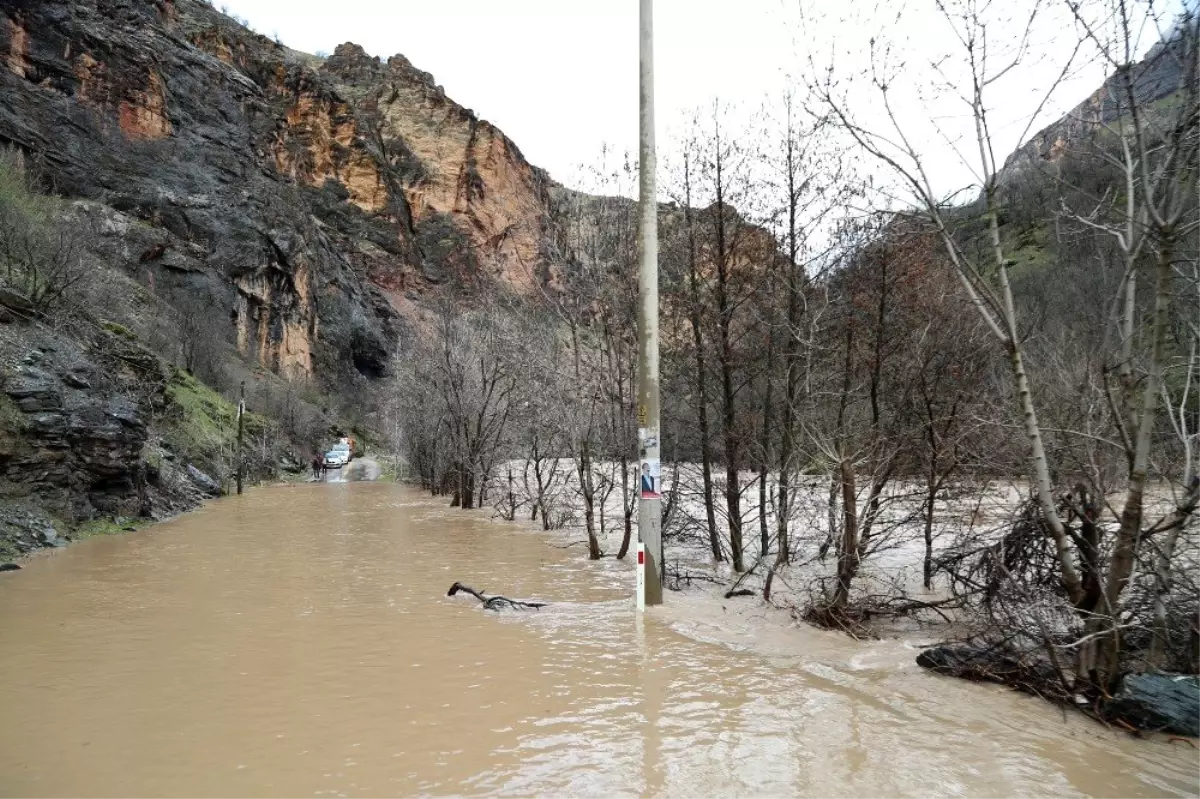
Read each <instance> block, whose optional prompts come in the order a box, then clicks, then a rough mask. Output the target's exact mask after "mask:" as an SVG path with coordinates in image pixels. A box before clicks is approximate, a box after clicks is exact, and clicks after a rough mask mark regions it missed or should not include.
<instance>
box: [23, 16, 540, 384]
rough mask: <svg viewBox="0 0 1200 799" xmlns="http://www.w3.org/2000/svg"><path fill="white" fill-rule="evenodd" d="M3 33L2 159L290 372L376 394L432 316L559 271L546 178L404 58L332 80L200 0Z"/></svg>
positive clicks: (148, 277) (350, 62)
mask: <svg viewBox="0 0 1200 799" xmlns="http://www.w3.org/2000/svg"><path fill="white" fill-rule="evenodd" d="M0 15H2V16H0V56H2V57H3V65H4V67H5V68H4V69H0V93H2V94H3V97H4V103H3V104H0V143H4V144H9V145H14V146H16V147H18V148H20V149H21V150H23V151H25V152H28V153H30V154H32V155H35V156H37V158H38V159H39V162H40V163H41V165H42V166H43V168H44V169H45V171H46V172H47V174H48V176H49V178H50V179H51V180H52V182H53V184H54V186H55V188H56V189H57V191H59V192H60V193H62V194H64V195H66V196H69V197H78V198H86V199H88V200H93V201H97V202H99V203H102V204H103V205H105V206H107V207H108V208H110V209H112V211H114V212H115V214H116V216H115V219H116V220H117V221H116V222H113V223H111V224H110V227H111V226H112V224H119V225H127V224H135V225H138V226H148V228H150V229H151V232H150V233H149V237H150V238H152V239H154V240H155V241H154V242H153V244H152V246H150V247H148V248H147V249H145V250H141V251H132V250H131V251H129V252H127V253H125V255H126V256H127V257H126V258H124V259H123V263H120V264H118V266H120V267H123V268H124V269H125V270H126V271H127V272H129V273H130V274H135V275H136V277H137V279H138V280H139V281H140V282H142V283H149V282H150V281H158V282H159V283H167V284H173V285H181V286H182V288H183V291H182V293H183V294H185V295H188V296H190V297H193V298H194V297H195V296H196V295H197V293H201V294H205V295H208V296H211V297H212V300H213V304H214V305H215V308H216V309H217V310H216V311H214V313H219V314H220V315H221V316H222V318H226V317H227V318H228V319H229V320H230V324H229V330H228V331H226V332H227V333H228V334H229V335H230V336H231V338H233V339H234V340H235V341H236V343H237V347H238V349H239V350H240V351H241V352H242V353H243V354H245V355H248V356H252V357H255V358H257V359H258V360H259V361H261V362H262V363H263V364H264V365H266V366H268V367H270V368H272V369H275V370H278V371H280V372H282V373H286V374H288V375H290V376H296V377H317V378H318V379H325V380H330V379H332V378H334V377H335V376H336V375H338V374H339V373H341V372H344V371H346V370H345V369H344V368H343V367H344V366H345V365H347V364H353V365H354V367H356V369H355V371H357V372H358V373H360V374H362V375H366V376H368V377H375V376H378V375H380V374H382V373H383V372H384V370H385V369H386V363H387V358H388V354H389V353H390V351H391V349H392V347H393V343H394V340H395V334H396V324H397V313H398V312H403V311H404V310H405V309H406V303H407V302H411V300H412V298H418V297H419V296H420V295H421V294H422V293H424V292H426V291H428V290H430V289H431V287H433V286H435V285H436V284H440V283H444V282H447V281H450V280H453V281H454V282H455V283H456V284H458V285H466V286H471V285H475V286H480V285H482V284H484V283H485V282H486V281H489V280H491V279H493V278H494V279H497V280H499V281H500V282H501V283H502V284H504V285H506V286H508V287H511V288H514V289H517V290H521V289H526V290H527V289H528V288H529V287H530V286H531V282H532V281H533V280H535V279H536V276H537V275H540V274H541V275H544V274H546V273H547V270H548V264H547V260H546V258H545V254H544V249H545V247H544V241H545V239H546V237H545V230H546V225H547V211H546V204H547V196H546V187H547V185H548V180H547V178H546V176H545V175H544V174H542V173H541V172H540V171H538V170H536V169H534V168H533V167H531V166H530V165H529V164H528V163H527V162H526V161H525V159H524V158H523V156H522V155H521V153H520V151H519V150H517V148H516V147H515V145H513V144H512V142H510V141H509V140H508V139H507V138H506V137H505V136H504V135H503V134H502V133H501V132H500V131H498V130H496V129H495V128H494V127H493V126H491V125H489V124H488V123H487V122H484V121H481V120H479V119H478V118H477V117H476V116H475V115H474V114H473V113H472V112H470V111H469V110H466V109H464V108H462V107H460V106H458V105H457V104H455V103H454V102H453V101H451V100H449V99H448V98H446V96H445V94H444V92H443V91H442V90H441V89H440V87H438V86H436V85H435V84H434V83H433V80H432V78H431V77H430V76H429V75H427V74H425V73H422V72H419V71H418V70H416V69H414V68H413V67H412V65H411V64H409V63H408V61H407V60H406V59H404V58H403V57H402V56H396V57H393V58H391V59H389V60H388V61H387V63H386V64H385V63H381V62H380V61H379V60H378V59H375V58H371V57H368V56H367V55H366V54H365V53H364V52H363V51H362V49H361V48H359V47H357V46H354V45H342V46H341V47H339V48H338V49H337V51H336V53H335V54H334V55H333V56H332V57H330V58H329V59H327V60H325V61H324V62H321V61H320V60H318V59H314V58H312V57H308V56H303V55H301V54H297V53H293V52H291V51H289V50H287V49H286V48H284V47H282V46H281V45H279V44H276V43H274V42H271V41H270V40H268V39H266V38H265V37H262V36H258V35H256V34H254V33H252V32H250V31H247V30H246V29H245V28H242V27H241V26H239V25H237V24H236V23H234V22H232V21H231V20H229V19H228V18H226V17H224V16H222V15H221V14H219V13H217V12H216V11H214V10H213V9H212V8H210V7H209V6H207V5H205V4H204V3H201V2H197V0H156V2H140V1H139V0H55V1H54V2H42V1H41V0H5V2H3V3H2V4H0ZM167 273H170V274H167ZM184 275H186V277H183V276H184ZM406 292H407V293H408V294H409V296H408V297H407V298H406V296H405V294H406Z"/></svg>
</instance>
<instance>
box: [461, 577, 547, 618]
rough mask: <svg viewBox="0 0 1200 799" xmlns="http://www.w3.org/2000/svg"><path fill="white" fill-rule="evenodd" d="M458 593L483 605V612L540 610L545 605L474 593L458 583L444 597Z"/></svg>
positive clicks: (469, 588) (472, 589)
mask: <svg viewBox="0 0 1200 799" xmlns="http://www.w3.org/2000/svg"><path fill="white" fill-rule="evenodd" d="M459 591H462V592H463V593H466V594H470V595H471V596H473V597H475V598H476V599H478V600H479V601H480V602H482V603H483V607H484V609H485V610H497V611H499V610H503V609H504V608H506V607H507V608H511V609H513V610H541V609H542V608H544V607H546V604H547V603H545V602H523V601H521V600H519V599H509V598H508V597H506V596H498V595H497V596H487V595H486V594H484V593H483V592H482V591H476V590H475V589H474V588H472V587H471V586H469V585H463V584H462V583H458V582H456V583H455V584H454V585H452V586H450V590H449V591H447V592H446V596H454V595H455V594H457V593H458V592H459Z"/></svg>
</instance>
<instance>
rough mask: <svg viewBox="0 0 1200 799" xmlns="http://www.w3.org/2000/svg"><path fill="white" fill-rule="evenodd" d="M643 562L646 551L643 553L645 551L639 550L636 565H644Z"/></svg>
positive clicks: (644, 561)
mask: <svg viewBox="0 0 1200 799" xmlns="http://www.w3.org/2000/svg"><path fill="white" fill-rule="evenodd" d="M645 563H646V553H645V552H639V553H638V565H639V566H644V565H645Z"/></svg>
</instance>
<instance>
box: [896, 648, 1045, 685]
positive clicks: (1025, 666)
mask: <svg viewBox="0 0 1200 799" xmlns="http://www.w3.org/2000/svg"><path fill="white" fill-rule="evenodd" d="M917 665H918V666H921V667H922V668H926V669H929V670H930V671H934V672H937V673H938V674H945V675H948V676H950V677H959V678H962V679H964V680H976V681H981V682H994V683H1000V684H1001V685H1011V686H1014V687H1017V688H1028V687H1033V686H1038V685H1046V684H1056V683H1057V682H1058V680H1057V675H1056V674H1055V672H1054V668H1053V667H1052V666H1051V665H1050V664H1049V663H1047V662H1045V661H1044V660H1041V659H1040V658H1038V657H1035V656H1029V655H1022V654H1021V653H1019V652H1016V651H1014V650H1012V649H1010V648H1008V647H1003V646H981V645H972V644H956V645H951V646H937V647H933V648H932V649H926V650H924V651H922V652H921V654H919V655H917Z"/></svg>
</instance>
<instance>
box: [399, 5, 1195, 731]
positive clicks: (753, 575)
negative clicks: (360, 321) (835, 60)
mask: <svg viewBox="0 0 1200 799" xmlns="http://www.w3.org/2000/svg"><path fill="white" fill-rule="evenodd" d="M806 10H811V11H812V12H813V13H818V11H819V10H818V9H816V8H815V7H814V8H812V9H806ZM937 11H938V25H940V26H941V28H942V29H944V33H945V34H946V37H947V54H945V55H944V57H941V58H939V59H938V60H937V61H936V62H934V63H931V64H927V65H923V66H922V67H919V68H918V67H914V66H913V64H911V63H908V62H907V61H905V60H904V58H903V57H902V56H903V52H902V51H901V48H900V47H899V46H898V43H896V42H891V43H890V44H889V42H888V40H887V38H886V35H882V34H881V37H880V38H879V39H878V40H876V39H872V40H871V48H870V51H869V52H868V53H867V54H866V57H867V61H866V62H865V63H866V66H865V67H864V68H863V69H862V70H861V71H860V72H858V73H849V72H843V71H840V70H838V69H834V68H832V67H830V65H829V63H826V62H823V61H820V57H821V56H820V52H821V51H820V50H817V49H812V50H810V51H809V52H810V53H812V55H811V59H810V60H809V62H808V63H807V64H806V65H805V69H804V71H803V72H804V76H805V77H804V79H803V80H802V81H799V82H798V86H799V88H798V89H797V91H796V93H793V94H789V95H787V96H785V97H782V98H777V100H776V101H775V102H773V103H772V104H771V108H770V110H769V111H765V112H764V114H763V115H762V117H761V122H762V124H761V127H760V128H758V129H755V130H740V129H736V128H731V127H730V125H729V124H728V122H727V120H726V118H725V116H724V115H723V113H722V111H721V108H720V106H719V105H714V106H713V107H711V108H709V109H705V110H704V111H702V112H699V113H697V114H696V115H695V117H694V118H692V119H691V120H689V122H688V124H687V125H686V127H685V133H684V135H683V136H682V137H681V138H680V139H679V140H677V141H674V142H672V144H671V157H670V159H669V160H668V162H667V169H666V172H665V176H666V178H667V180H666V186H667V188H666V191H667V194H668V196H669V198H670V201H669V202H666V203H664V204H662V205H661V206H660V212H659V217H660V218H659V229H660V297H661V309H660V312H661V331H662V339H661V353H662V386H663V389H662V390H663V411H662V418H663V431H662V435H663V442H662V443H663V453H664V454H663V466H662V472H663V484H664V487H665V489H666V494H665V499H664V503H663V505H664V520H663V522H664V526H663V529H664V537H665V540H666V546H667V555H666V557H667V563H668V568H669V569H670V567H671V565H672V564H674V565H675V569H676V572H675V574H674V580H675V582H680V581H683V580H686V579H721V580H723V581H725V582H726V583H727V585H728V587H729V589H730V590H731V591H732V590H735V589H742V588H744V587H746V586H751V585H752V586H754V591H755V593H756V594H759V595H761V596H762V597H763V598H764V599H769V600H772V601H775V602H777V603H786V604H791V605H792V606H793V607H794V610H795V613H796V615H797V616H798V617H802V618H804V619H806V620H808V621H810V622H812V623H816V624H820V625H824V626H829V627H834V628H839V629H844V630H846V631H847V632H849V633H852V634H856V635H861V634H864V633H868V634H869V633H870V632H872V630H875V629H878V626H877V625H878V624H879V622H880V620H881V619H894V618H896V617H904V618H907V619H910V620H912V621H916V622H921V621H925V622H937V623H939V624H943V625H944V628H943V629H944V630H945V631H953V634H954V635H955V636H956V637H958V638H961V639H965V640H968V641H970V642H971V643H972V645H973V646H976V647H978V648H979V649H980V650H981V651H988V652H994V653H998V654H997V657H998V658H1005V659H1008V660H1007V661H1006V662H1020V663H1023V664H1027V665H1028V668H1027V669H1025V670H1024V671H1023V672H1022V673H1023V674H1025V675H1026V677H1028V675H1035V677H1036V679H1035V680H1033V682H1032V683H1030V685H1029V687H1030V689H1031V690H1035V691H1037V692H1039V693H1044V694H1045V695H1048V696H1053V697H1058V698H1061V699H1064V700H1068V701H1072V702H1074V703H1077V704H1081V705H1083V706H1086V707H1092V708H1095V709H1097V710H1101V709H1102V708H1103V707H1104V705H1105V704H1106V702H1107V701H1108V699H1109V698H1110V697H1111V696H1112V695H1113V694H1114V693H1116V692H1117V690H1118V688H1119V686H1120V683H1121V680H1122V678H1123V677H1124V676H1125V675H1126V674H1128V673H1131V672H1139V671H1143V670H1147V669H1150V670H1163V671H1168V672H1185V673H1195V672H1196V670H1197V659H1198V647H1200V628H1198V622H1197V613H1198V611H1200V602H1198V593H1197V585H1196V583H1195V574H1196V566H1197V553H1198V551H1200V542H1198V541H1197V530H1196V524H1195V521H1194V513H1195V510H1196V506H1197V502H1198V499H1200V476H1198V470H1197V456H1198V454H1200V439H1198V438H1197V431H1198V430H1200V325H1198V323H1197V320H1198V319H1200V260H1198V259H1200V253H1198V246H1197V242H1198V239H1200V227H1198V224H1200V216H1198V214H1200V208H1198V199H1197V198H1198V195H1197V174H1198V172H1200V68H1198V63H1200V61H1198V59H1200V20H1198V18H1197V16H1196V14H1195V13H1194V12H1185V13H1183V14H1182V15H1179V16H1175V17H1167V16H1163V15H1162V14H1160V9H1159V8H1158V7H1157V6H1153V5H1150V4H1142V3H1136V2H1128V1H1127V0H1112V2H1107V0H1100V1H1098V2H1090V3H1081V4H1077V3H1067V4H1064V5H1057V4H1038V5H1037V6H1036V8H1033V11H1031V13H1030V14H1029V16H1028V17H1027V18H1021V19H1016V20H1014V18H1013V17H1012V12H1010V11H1009V10H1005V11H1004V12H1003V14H1001V10H1000V9H999V7H998V6H993V5H991V4H986V3H978V2H974V1H973V0H963V2H956V3H950V4H939V5H938V6H937ZM997 15H1001V16H1004V19H1003V20H1001V19H999V18H998V16H997ZM1047 17H1049V18H1055V17H1058V18H1061V20H1062V21H1063V24H1064V25H1065V30H1069V31H1071V32H1073V34H1075V35H1076V36H1077V46H1076V47H1075V48H1074V50H1073V51H1071V49H1070V48H1067V50H1065V51H1064V50H1063V49H1062V48H1061V42H1059V44H1058V45H1056V47H1055V48H1054V49H1053V50H1046V52H1045V53H1041V54H1039V52H1038V48H1039V47H1042V46H1044V42H1043V44H1039V42H1040V41H1043V40H1041V39H1039V36H1044V34H1045V30H1044V28H1043V27H1039V25H1042V24H1044V23H1043V20H1044V19H1045V18H1047ZM1001 23H1003V24H1001ZM1001 31H1003V32H1004V33H1001ZM1145 31H1154V32H1155V34H1154V35H1155V36H1157V37H1158V38H1159V41H1158V42H1157V43H1156V44H1154V46H1153V47H1151V48H1150V49H1149V50H1148V51H1145V45H1146V44H1147V43H1148V42H1146V41H1145V40H1144V38H1143V37H1144V36H1145V35H1146V34H1145ZM1059 32H1060V33H1061V30H1060V31H1059ZM1002 36H1006V37H1007V38H1006V39H1005V40H1004V41H1000V38H1001V37H1002ZM1143 51H1145V57H1144V58H1142V59H1141V60H1138V58H1137V55H1138V54H1139V53H1141V52H1143ZM1039 57H1042V58H1043V60H1042V61H1039V60H1038V58H1039ZM1084 59H1095V60H1097V61H1099V62H1100V63H1102V64H1103V65H1104V67H1105V71H1106V72H1107V74H1109V75H1110V77H1109V79H1108V80H1107V81H1106V82H1105V83H1104V85H1103V86H1102V87H1101V89H1100V90H1099V91H1098V92H1097V93H1096V94H1094V95H1093V96H1091V97H1089V98H1088V99H1087V100H1086V101H1085V102H1084V103H1083V104H1081V105H1080V106H1079V107H1077V108H1076V109H1074V110H1073V111H1072V112H1071V113H1070V114H1069V115H1068V116H1066V117H1064V118H1063V119H1062V120H1060V121H1058V122H1056V123H1054V124H1053V125H1051V126H1050V127H1048V128H1046V129H1044V130H1042V131H1041V132H1040V133H1035V134H1033V135H1032V136H1031V135H1028V134H1029V132H1030V131H1033V130H1034V129H1035V123H1036V124H1044V121H1043V120H1041V119H1040V117H1039V116H1038V112H1039V111H1040V110H1041V109H1042V107H1043V105H1044V102H1045V101H1044V97H1046V96H1048V95H1050V94H1051V93H1052V92H1054V91H1055V90H1056V89H1057V88H1059V84H1060V82H1061V81H1062V80H1063V79H1064V77H1065V76H1067V75H1069V74H1070V73H1071V71H1072V70H1073V69H1076V68H1078V66H1079V64H1080V63H1081V60H1084ZM1031 65H1032V66H1036V70H1033V71H1031V70H1030V67H1031ZM1018 75H1019V76H1020V80H1022V81H1028V80H1029V76H1030V75H1037V76H1038V77H1039V79H1040V81H1041V83H1040V85H1037V86H1036V87H1035V88H1036V92H1035V95H1036V96H1035V100H1034V102H1033V105H1032V107H1031V108H1029V109H1028V111H1029V112H1030V113H1029V114H1027V115H1026V116H1023V117H1022V118H1021V119H1020V124H1022V125H1024V126H1025V131H1026V133H1025V134H1023V135H1022V136H1021V137H1020V138H1021V141H1022V142H1023V146H1022V147H1021V149H1020V150H1018V151H1017V152H1016V153H1015V154H1014V155H1013V156H1012V157H1011V158H1009V159H1008V161H1007V162H1006V163H1001V162H1000V161H999V160H998V156H999V155H1000V153H997V149H998V144H997V134H996V131H997V130H999V129H1000V127H1001V126H1003V125H1011V124H1012V117H1013V114H1012V113H1007V114H1006V113H1004V109H1003V108H1001V107H1000V106H1001V105H1002V104H1003V102H1004V101H1005V99H1009V98H1010V96H1011V95H1009V94H1005V92H1012V91H1014V89H1013V88H1012V87H1011V86H1008V85H1007V84H1006V81H1011V80H1013V79H1015V77H1014V76H1018ZM1026 88H1028V87H1026ZM923 92H924V94H923ZM930 92H932V93H936V94H937V96H939V97H941V98H943V100H944V101H945V102H946V103H947V104H949V105H944V106H940V108H941V109H942V111H943V112H945V113H947V114H948V113H949V112H946V111H945V109H946V108H949V107H953V108H954V109H955V110H954V114H955V115H956V117H957V118H959V119H960V120H965V124H964V126H963V130H964V131H965V133H964V134H963V135H962V136H958V135H957V134H956V133H954V131H952V130H951V129H950V128H949V127H948V126H947V125H948V123H944V120H945V119H946V118H948V117H941V116H938V115H937V114H933V112H931V116H929V117H928V118H917V119H915V121H914V116H913V114H912V111H911V109H912V108H924V107H928V106H925V105H922V104H921V103H919V102H917V100H918V99H920V98H922V97H924V98H927V97H928V96H930V95H929V93H930ZM994 97H999V98H1005V99H994ZM1001 120H1006V121H1004V122H1002V121H1001ZM918 143H919V146H918ZM939 159H943V160H945V159H952V160H954V161H955V162H956V163H957V162H962V163H965V164H966V165H967V169H968V171H969V172H970V174H971V175H973V178H972V184H973V185H972V186H971V187H970V189H969V191H967V192H963V191H961V190H958V189H957V188H954V189H947V188H945V187H943V186H942V185H940V183H937V182H936V181H935V176H936V174H937V172H938V161H939ZM867 163H871V164H875V165H878V166H879V167H880V169H881V171H880V172H871V174H870V175H869V176H868V174H867V173H868V169H867V167H866V164H867ZM635 175H636V166H634V165H630V164H629V163H627V162H626V163H620V164H618V165H616V166H613V165H612V163H611V157H610V159H609V161H607V162H601V164H600V165H599V166H598V167H597V168H596V169H595V170H593V172H592V181H593V183H594V186H593V188H594V191H593V194H594V195H596V196H592V195H580V194H576V193H574V192H571V191H567V190H563V189H557V190H556V191H555V197H554V199H555V209H556V214H557V216H558V220H557V221H558V225H557V229H558V230H559V231H560V235H559V237H558V239H557V241H556V246H557V247H558V249H559V255H560V256H561V258H560V260H561V263H562V267H561V269H559V270H558V271H557V272H556V273H553V274H548V275H540V276H537V277H540V278H541V280H540V283H541V284H543V285H545V286H546V289H545V290H544V292H543V293H542V295H541V296H539V297H537V298H534V300H532V301H530V300H529V299H528V298H524V299H515V298H507V297H504V296H489V297H486V298H482V299H480V298H468V297H462V298H457V299H456V300H455V301H447V302H446V303H445V304H444V305H443V306H442V307H441V308H440V309H438V310H435V311H432V312H430V313H428V314H427V315H426V316H425V317H424V319H423V320H422V323H421V324H417V325H414V328H413V330H412V331H410V336H409V337H408V339H407V341H406V351H405V352H404V353H403V354H402V357H401V358H400V360H399V366H398V369H397V374H396V376H395V377H394V384H393V392H392V397H393V405H392V408H391V412H392V413H393V414H394V418H396V419H398V420H403V421H402V423H398V425H397V427H396V433H395V439H396V444H397V445H398V446H400V447H403V449H404V450H405V452H406V457H407V459H408V463H409V465H410V468H411V470H412V474H413V476H414V478H415V479H416V480H418V481H419V482H420V483H421V484H422V485H423V486H425V487H426V488H427V489H429V490H431V491H432V492H434V493H435V494H442V495H446V496H447V498H448V501H449V502H450V503H451V504H453V505H457V506H461V507H463V508H477V507H484V508H489V507H490V508H494V509H495V510H496V511H497V512H498V513H499V514H500V515H502V516H503V517H505V518H510V519H516V518H524V519H528V520H531V521H533V522H537V523H539V524H541V525H543V526H544V527H546V528H552V527H563V526H569V527H572V528H573V529H574V528H577V529H578V530H579V531H580V534H581V538H582V539H583V540H584V541H585V543H586V546H587V551H588V553H589V557H591V558H600V557H604V556H607V555H610V554H612V555H615V556H616V557H624V556H625V555H626V554H627V553H628V551H629V549H630V542H631V540H632V536H633V514H634V510H635V502H636V500H635V495H634V493H633V480H634V475H635V474H636V473H637V468H636V467H637V463H636V461H635V458H636V437H635V426H636V424H635V418H636V409H635V407H634V399H633V398H634V373H635V368H636V360H635V358H636V353H635V341H636V324H635V318H636V317H635V300H636V287H635V283H634V276H635V274H636V269H635V266H634V265H635V261H636V224H635V208H634V206H633V204H632V203H631V202H630V201H628V200H627V199H625V197H627V196H629V195H630V194H631V193H632V188H633V186H634V185H635V184H634V177H635ZM614 548H615V552H614V551H612V550H613V549H614ZM681 553H682V556H681ZM701 561H707V567H703V566H701V565H694V567H693V566H686V567H685V566H684V565H681V564H683V563H685V562H686V563H692V564H698V563H700V562H701ZM704 575H707V578H705V577H704ZM713 575H717V577H715V578H714V577H713ZM950 634H951V633H950V632H946V635H947V636H949V635H950ZM1023 668H1024V667H1023ZM1022 679H1025V678H1024V677H1023V678H1022ZM1026 682H1029V680H1027V679H1026Z"/></svg>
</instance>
